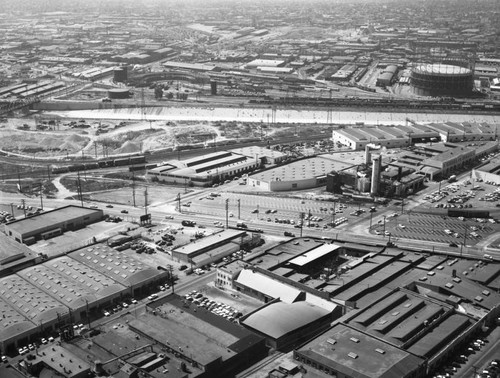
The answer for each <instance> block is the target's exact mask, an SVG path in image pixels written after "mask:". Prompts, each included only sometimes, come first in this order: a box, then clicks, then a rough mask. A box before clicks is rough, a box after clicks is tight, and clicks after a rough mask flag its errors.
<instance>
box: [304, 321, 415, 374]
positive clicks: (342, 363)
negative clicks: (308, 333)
mask: <svg viewBox="0 0 500 378" xmlns="http://www.w3.org/2000/svg"><path fill="white" fill-rule="evenodd" d="M298 352H299V353H300V354H302V355H305V356H308V357H310V358H311V360H313V361H318V362H320V363H321V364H322V365H324V366H326V367H328V368H331V369H333V370H336V371H338V372H339V373H341V374H343V375H346V376H349V377H357V378H365V377H366V378H378V377H388V378H392V377H394V378H399V377H402V376H406V375H407V374H408V373H409V372H411V371H414V370H415V369H417V368H418V367H419V366H420V365H421V364H423V360H422V359H420V358H418V357H416V356H414V355H412V354H410V353H408V352H406V351H404V350H402V349H399V348H397V347H395V346H392V345H390V344H388V343H386V342H384V341H382V340H380V339H377V338H375V337H372V336H370V335H368V334H365V333H362V332H360V331H357V330H355V329H353V328H351V327H349V326H347V325H344V324H341V323H339V324H337V325H335V326H333V327H332V328H330V329H329V330H328V331H326V332H325V333H323V334H322V335H320V336H318V337H316V338H315V339H313V340H311V341H309V342H308V343H307V344H305V345H303V346H302V347H301V348H300V349H299V350H298Z"/></svg>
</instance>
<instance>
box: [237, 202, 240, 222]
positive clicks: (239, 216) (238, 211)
mask: <svg viewBox="0 0 500 378" xmlns="http://www.w3.org/2000/svg"><path fill="white" fill-rule="evenodd" d="M237 202H238V220H239V219H240V210H241V203H240V202H241V200H240V199H239V198H238V200H237Z"/></svg>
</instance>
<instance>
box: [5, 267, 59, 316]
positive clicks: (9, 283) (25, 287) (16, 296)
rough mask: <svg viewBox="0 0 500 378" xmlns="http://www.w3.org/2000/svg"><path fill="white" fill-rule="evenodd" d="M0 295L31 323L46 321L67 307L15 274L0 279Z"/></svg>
mask: <svg viewBox="0 0 500 378" xmlns="http://www.w3.org/2000/svg"><path fill="white" fill-rule="evenodd" d="M0 296H1V297H2V299H3V300H4V301H5V302H7V303H8V304H9V305H10V306H12V307H13V308H15V309H16V310H17V311H18V312H19V313H20V314H22V315H24V316H25V317H26V318H28V319H29V320H31V321H32V322H33V323H36V324H39V323H40V322H47V321H50V320H54V319H56V318H57V314H61V315H62V314H66V313H67V312H68V308H67V307H66V306H64V305H63V304H62V303H60V302H59V301H58V300H56V299H54V298H53V297H51V296H50V295H48V294H46V293H45V292H43V291H42V290H40V289H39V288H38V287H36V286H34V285H32V284H31V283H29V282H27V281H25V280H24V279H22V278H21V277H19V276H17V275H11V276H8V277H4V278H1V279H0Z"/></svg>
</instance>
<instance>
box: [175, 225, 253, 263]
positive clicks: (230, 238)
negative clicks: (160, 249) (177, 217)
mask: <svg viewBox="0 0 500 378" xmlns="http://www.w3.org/2000/svg"><path fill="white" fill-rule="evenodd" d="M253 237H259V235H258V234H255V235H254V236H252V234H251V233H249V232H247V231H245V230H230V229H229V230H224V231H221V232H218V233H215V234H213V235H210V236H207V237H204V238H201V239H198V240H195V241H193V242H191V243H189V244H186V245H184V246H181V247H177V248H175V249H173V250H172V258H174V259H177V260H179V261H184V262H190V263H193V264H194V265H197V266H202V265H205V264H210V263H213V262H214V261H218V260H220V259H222V258H223V257H226V256H228V255H231V254H232V253H234V252H236V251H238V250H240V249H241V247H242V245H244V244H245V243H248V242H250V241H251V240H252V238H253ZM259 238H260V237H259Z"/></svg>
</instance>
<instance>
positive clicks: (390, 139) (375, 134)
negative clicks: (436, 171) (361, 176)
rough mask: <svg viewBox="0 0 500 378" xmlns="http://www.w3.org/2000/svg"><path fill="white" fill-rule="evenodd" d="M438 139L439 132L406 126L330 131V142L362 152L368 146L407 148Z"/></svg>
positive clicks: (422, 126)
mask: <svg viewBox="0 0 500 378" xmlns="http://www.w3.org/2000/svg"><path fill="white" fill-rule="evenodd" d="M438 138H439V132H437V131H435V130H434V129H432V128H431V127H430V126H424V125H419V124H416V123H415V124H408V125H406V126H403V125H399V126H363V127H346V128H342V129H335V130H333V131H332V141H333V142H334V143H337V144H342V145H344V146H348V147H350V148H351V149H353V150H362V149H364V148H365V147H366V145H368V144H376V145H378V146H381V147H386V148H402V147H409V146H411V145H412V144H413V143H422V142H430V141H433V140H437V139H438Z"/></svg>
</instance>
